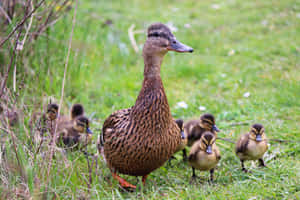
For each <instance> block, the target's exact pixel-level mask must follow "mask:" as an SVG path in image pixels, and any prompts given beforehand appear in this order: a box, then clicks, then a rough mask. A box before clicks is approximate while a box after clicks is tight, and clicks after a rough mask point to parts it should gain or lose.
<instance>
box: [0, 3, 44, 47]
mask: <svg viewBox="0 0 300 200" xmlns="http://www.w3.org/2000/svg"><path fill="white" fill-rule="evenodd" d="M44 1H45V0H41V1H40V2H39V3H38V4H37V6H36V7H35V8H34V9H33V10H32V11H30V12H29V14H28V15H25V16H24V17H23V20H22V21H21V22H20V23H19V24H18V25H17V26H16V27H15V28H14V30H12V32H10V33H9V34H8V36H7V37H6V38H5V39H4V40H2V41H1V43H0V47H2V46H3V44H4V43H5V42H6V41H7V40H8V39H9V38H10V37H11V36H12V35H13V34H14V33H15V32H16V31H17V30H18V29H19V28H20V27H22V26H23V24H24V23H25V22H26V20H27V19H28V18H29V17H31V15H32V14H33V13H34V12H35V11H36V10H37V9H38V8H39V7H40V6H41V5H42V4H43V3H44Z"/></svg>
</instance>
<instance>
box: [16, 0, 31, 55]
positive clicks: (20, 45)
mask: <svg viewBox="0 0 300 200" xmlns="http://www.w3.org/2000/svg"><path fill="white" fill-rule="evenodd" d="M30 5H31V7H33V5H32V1H30ZM33 16H34V14H32V15H31V16H30V21H29V25H28V27H27V29H26V33H25V35H24V38H23V40H22V41H21V42H19V44H18V46H17V50H18V51H22V50H23V47H24V44H25V42H26V38H27V35H28V33H29V30H30V28H31V25H32V21H33Z"/></svg>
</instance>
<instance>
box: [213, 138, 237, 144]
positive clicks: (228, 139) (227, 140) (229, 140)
mask: <svg viewBox="0 0 300 200" xmlns="http://www.w3.org/2000/svg"><path fill="white" fill-rule="evenodd" d="M217 139H219V140H223V141H226V142H230V143H232V144H235V142H234V141H233V140H232V139H230V138H220V137H217Z"/></svg>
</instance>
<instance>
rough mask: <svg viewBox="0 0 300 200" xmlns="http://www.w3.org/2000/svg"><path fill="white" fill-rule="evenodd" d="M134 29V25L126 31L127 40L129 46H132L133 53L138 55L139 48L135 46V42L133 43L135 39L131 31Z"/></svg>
mask: <svg viewBox="0 0 300 200" xmlns="http://www.w3.org/2000/svg"><path fill="white" fill-rule="evenodd" d="M134 27H135V25H134V24H132V25H131V26H130V27H129V29H128V36H129V39H130V42H131V45H132V47H133V49H134V51H135V52H136V53H138V52H139V47H138V46H137V44H136V41H135V39H134V31H133V29H134Z"/></svg>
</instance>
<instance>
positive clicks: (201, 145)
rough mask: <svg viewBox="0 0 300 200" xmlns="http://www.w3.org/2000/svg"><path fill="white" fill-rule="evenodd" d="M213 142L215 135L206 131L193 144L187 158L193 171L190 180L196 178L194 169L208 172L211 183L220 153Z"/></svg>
mask: <svg viewBox="0 0 300 200" xmlns="http://www.w3.org/2000/svg"><path fill="white" fill-rule="evenodd" d="M215 141H216V135H215V134H214V133H212V132H210V131H206V132H204V133H203V134H202V136H201V138H200V140H198V141H196V142H195V143H194V144H193V146H192V148H191V151H190V154H189V157H188V161H189V164H190V165H191V166H192V169H193V175H192V179H195V178H196V174H195V169H199V170H202V171H207V170H210V181H211V182H213V179H214V176H213V175H214V168H215V167H216V165H217V164H218V162H219V160H220V159H221V156H220V151H219V149H218V147H217V146H216V144H215Z"/></svg>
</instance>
